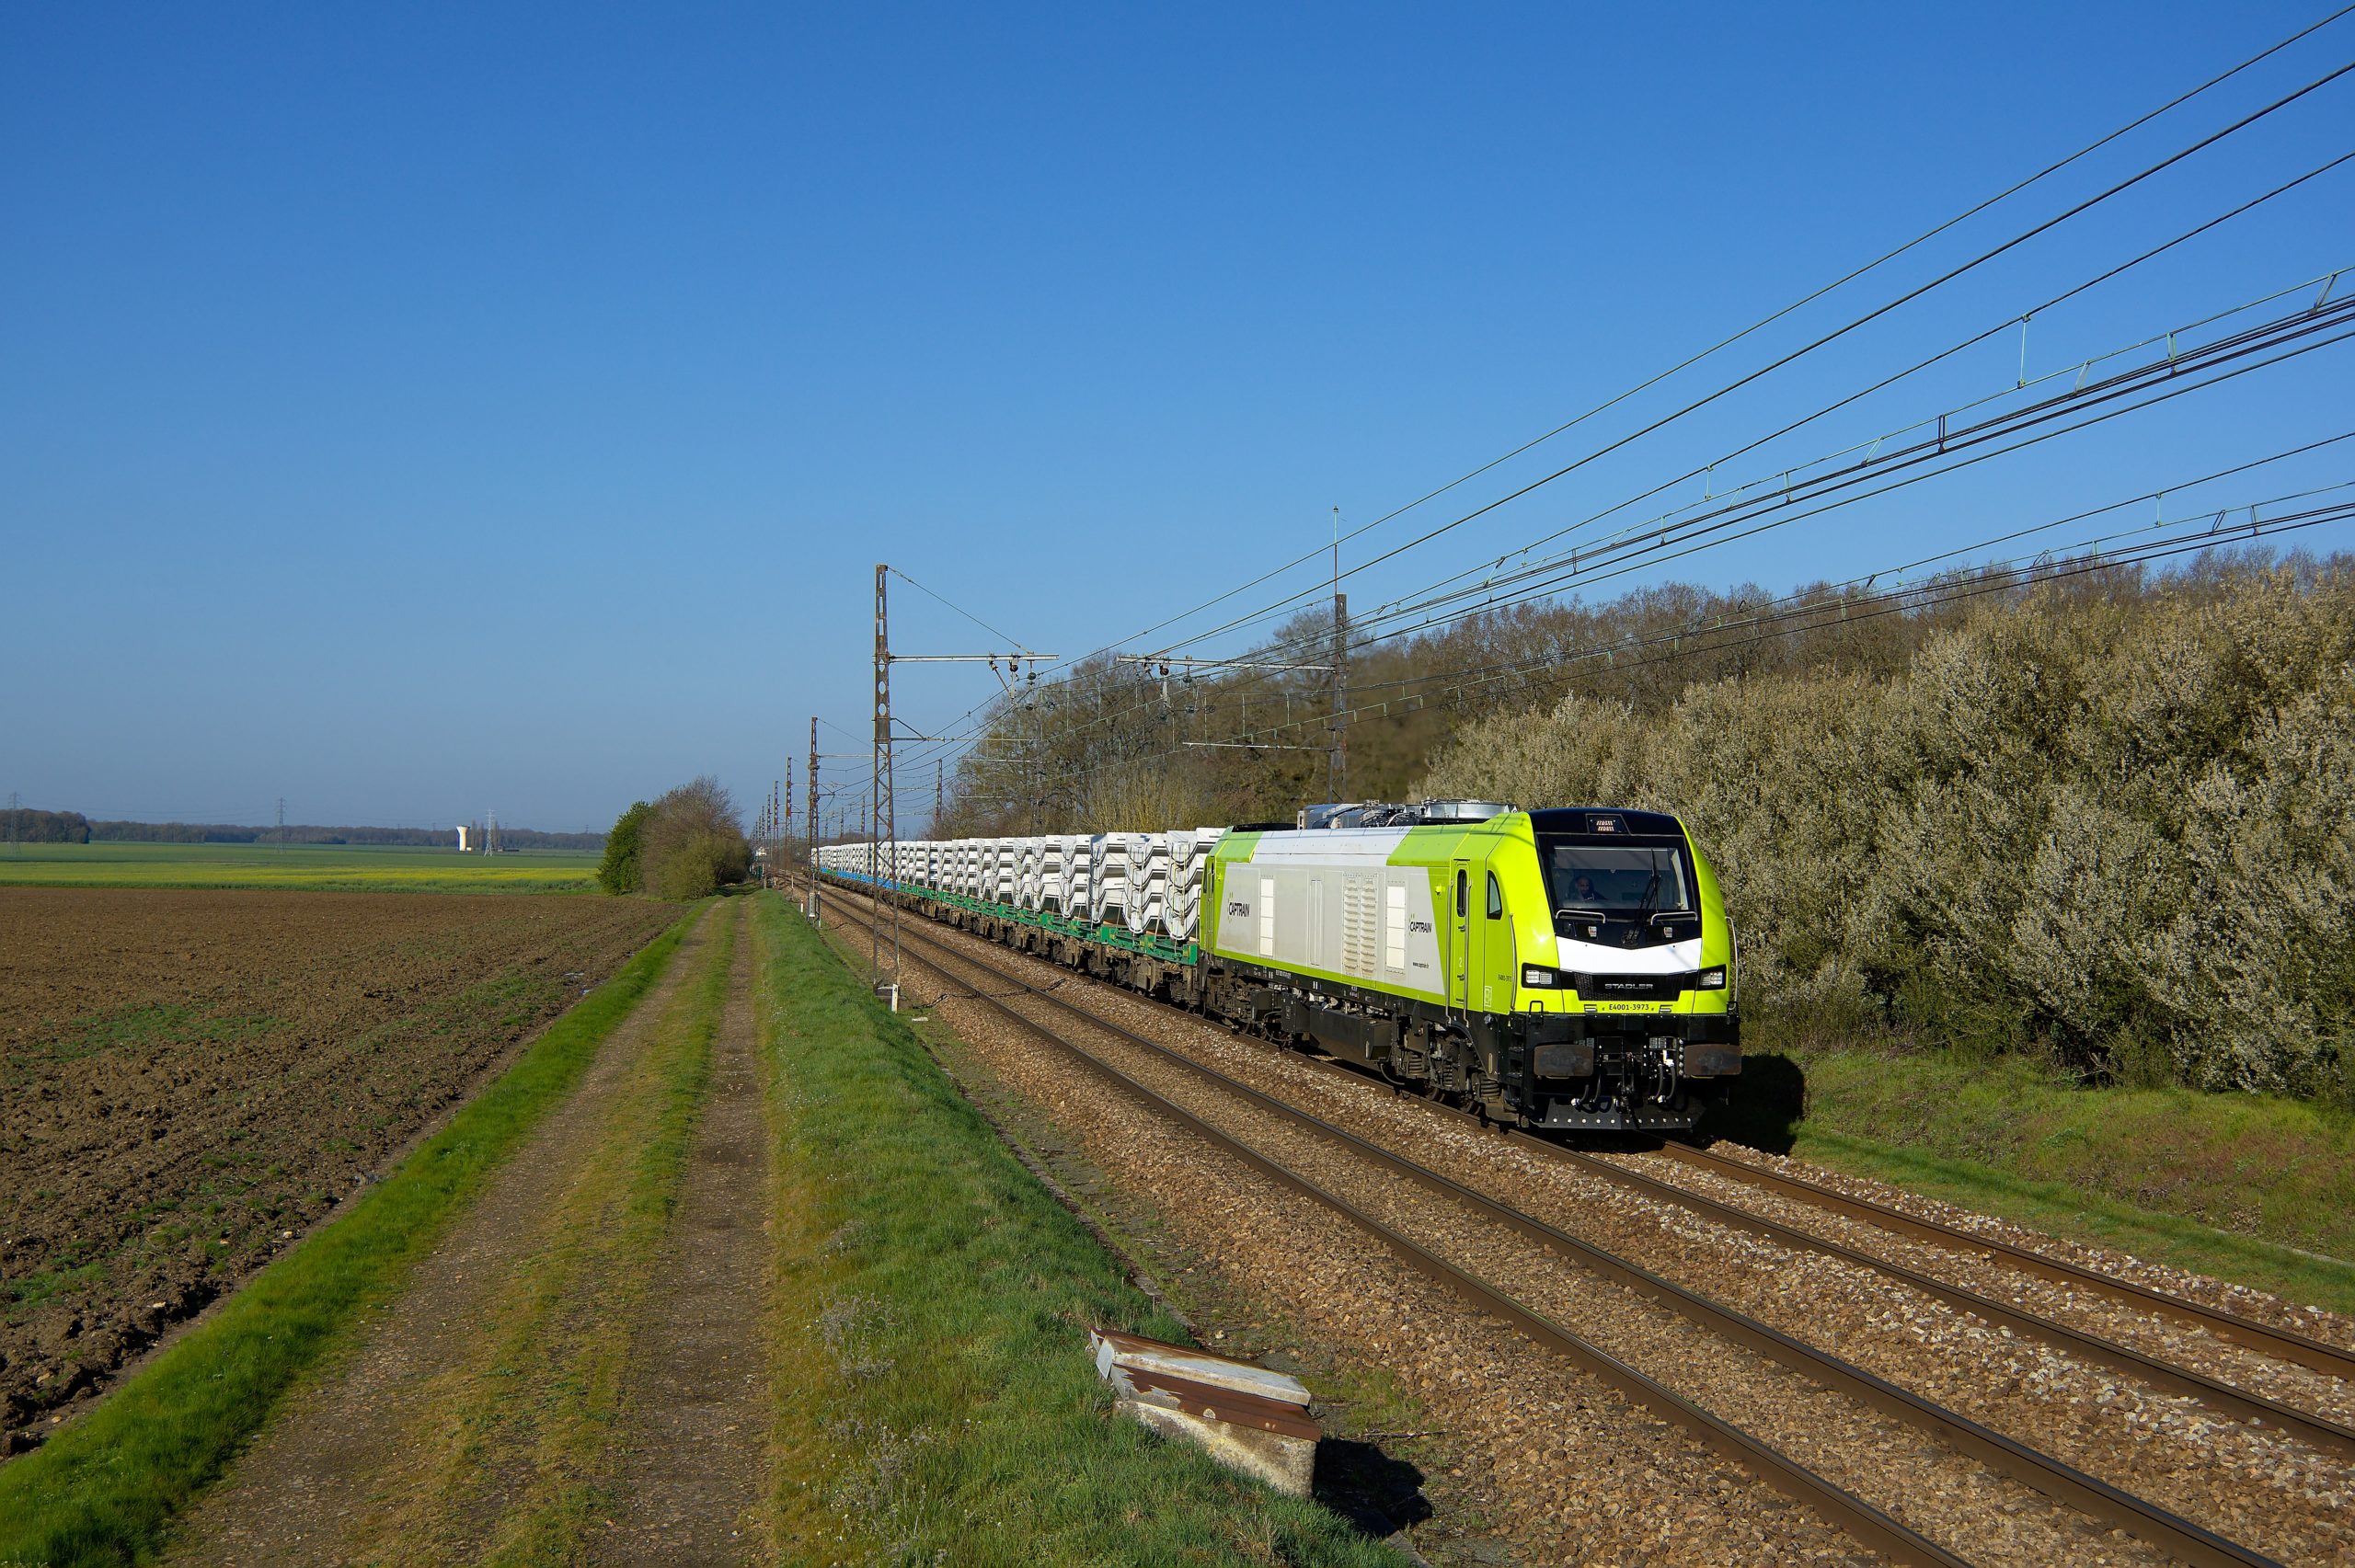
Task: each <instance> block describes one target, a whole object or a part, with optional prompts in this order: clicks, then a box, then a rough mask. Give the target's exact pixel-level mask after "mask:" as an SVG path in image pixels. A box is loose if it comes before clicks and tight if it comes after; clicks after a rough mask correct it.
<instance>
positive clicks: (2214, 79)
mask: <svg viewBox="0 0 2355 1568" xmlns="http://www.w3.org/2000/svg"><path fill="white" fill-rule="evenodd" d="M2350 11H2355V5H2350V6H2341V7H2339V8H2338V10H2335V11H2333V12H2331V13H2330V14H2329V15H2327V16H2326V17H2322V18H2321V19H2320V20H2318V21H2315V22H2313V23H2311V24H2309V25H2308V26H2306V27H2303V28H2301V29H2298V30H2297V31H2296V32H2294V33H2292V34H2291V35H2290V36H2289V37H2287V38H2285V39H2282V40H2280V41H2279V42H2277V43H2274V44H2271V45H2269V46H2268V47H2267V48H2265V49H2262V50H2259V51H2258V52H2257V53H2255V54H2252V55H2250V56H2248V57H2247V58H2246V59H2245V60H2243V61H2241V62H2240V63H2238V64H2236V65H2234V66H2232V67H2230V68H2228V69H2226V70H2224V71H2222V72H2219V73H2218V74H2215V75H2213V76H2211V77H2209V78H2208V79H2207V80H2206V81H2204V82H2202V83H2200V85H2199V86H2195V87H2192V88H2189V89H2188V90H2187V91H2185V92H2182V93H2179V94H2177V96H2176V97H2172V98H2170V99H2168V100H2167V101H2166V102H2165V103H2163V104H2161V105H2159V106H2158V107H2157V108H2156V109H2150V110H2148V111H2146V112H2144V113H2143V114H2141V115H2138V116H2137V117H2135V118H2134V119H2133V120H2129V121H2127V122H2126V123H2125V124H2124V125H2121V126H2119V127H2118V128H2117V129H2116V130H2114V131H2110V132H2107V133H2105V134H2104V135H2102V136H2099V137H2097V138H2096V139H2095V140H2093V141H2091V142H2089V143H2085V145H2084V146H2082V147H2080V148H2078V149H2077V150H2076V151H2075V152H2074V153H2071V154H2069V155H2067V156H2066V157H2063V158H2061V159H2058V160H2057V161H2055V162H2053V163H2051V164H2048V165H2046V166H2044V167H2042V168H2040V169H2039V170H2037V171H2036V172H2035V173H2034V174H2031V175H2028V177H2025V178H2023V179H2020V180H2017V181H2015V182H2014V183H2013V184H2011V185H2009V186H2007V187H2005V189H2002V190H2000V191H1998V192H1996V193H1995V194H1994V195H1993V196H1991V197H1988V198H1986V199H1985V200H1982V201H1979V202H1977V203H1976V204H1974V205H1972V206H1970V207H1969V208H1966V209H1965V210H1963V211H1962V212H1959V213H1957V214H1955V215H1954V216H1953V217H1951V218H1948V219H1946V220H1945V221H1944V222H1942V223H1937V224H1936V225H1934V226H1932V227H1931V228H1928V229H1925V230H1924V231H1923V232H1922V233H1921V234H1919V235H1915V236H1914V237H1913V238H1912V239H1910V240H1907V241H1906V242H1904V243H1903V244H1902V245H1900V246H1896V247H1895V248H1893V249H1890V250H1888V251H1884V252H1883V253H1881V254H1880V255H1878V256H1877V257H1875V258H1873V259H1871V260H1870V261H1867V262H1866V263H1864V264H1863V265H1862V266H1859V267H1856V268H1854V269H1851V270H1849V271H1848V272H1846V273H1844V274H1843V275H1842V276H1840V277H1839V278H1836V279H1834V280H1832V281H1831V282H1829V283H1826V284H1823V285H1821V287H1819V288H1817V289H1815V290H1813V291H1811V292H1809V293H1806V294H1804V295H1801V296H1800V297H1799V298H1798V299H1797V300H1794V301H1792V302H1791V303H1788V304H1786V305H1784V306H1782V307H1781V308H1780V309H1777V310H1775V311H1773V312H1771V313H1769V314H1768V315H1763V316H1761V317H1760V318H1759V319H1758V320H1756V321H1754V322H1752V324H1751V325H1749V326H1745V327H1743V328H1741V329H1740V331H1738V332H1734V333H1731V334H1729V336H1727V337H1725V338H1719V339H1718V340H1717V342H1715V343H1713V344H1711V345H1710V346H1709V347H1707V348H1706V349H1702V350H1700V351H1699V352H1697V353H1695V354H1693V355H1690V356H1688V357H1687V358H1685V359H1683V360H1682V361H1678V362H1677V363H1675V364H1673V365H1671V366H1670V367H1669V368H1668V369H1666V370H1664V371H1660V372H1657V373H1655V374H1653V375H1651V376H1648V377H1647V378H1645V379H1644V380H1643V381H1640V382H1638V383H1636V384H1635V385H1633V386H1631V387H1629V388H1628V389H1627V390H1626V391H1625V392H1622V393H1619V394H1617V395H1614V396H1613V397H1610V398H1607V399H1605V400H1604V401H1603V402H1602V403H1598V404H1596V405H1595V406H1592V407H1591V408H1589V409H1587V410H1586V411H1584V412H1583V413H1580V414H1578V415H1576V416H1574V417H1573V418H1569V419H1567V420H1565V421H1564V422H1562V423H1561V424H1559V425H1557V426H1555V427H1554V428H1553V429H1550V430H1547V431H1546V432H1545V434H1543V435H1540V436H1537V437H1534V438H1533V439H1531V440H1529V441H1523V442H1522V444H1521V445H1519V446H1517V447H1514V448H1513V449H1512V450H1511V451H1510V452H1505V453H1503V454H1502V455H1500V456H1498V457H1495V458H1492V459H1490V460H1489V461H1488V462H1486V463H1483V464H1479V465H1478V466H1477V467H1476V468H1473V469H1470V470H1468V471H1466V472H1465V473H1464V474H1461V475H1457V476H1456V477H1455V478H1453V479H1451V480H1449V481H1448V482H1447V483H1446V484H1444V485H1441V486H1438V487H1437V488H1435V489H1431V490H1429V491H1426V492H1424V493H1423V494H1422V495H1420V496H1418V497H1417V498H1414V499H1413V500H1411V501H1408V502H1407V503H1406V504H1405V505H1403V506H1399V507H1396V508H1393V509H1391V510H1389V511H1386V512H1384V513H1382V514H1381V515H1380V516H1378V517H1375V518H1374V519H1373V520H1372V521H1369V522H1366V523H1363V524H1361V525H1360V526H1359V527H1357V528H1354V529H1351V530H1350V531H1349V532H1347V533H1345V534H1343V535H1341V537H1340V540H1339V543H1342V544H1347V543H1349V542H1350V541H1352V540H1355V539H1358V538H1361V537H1362V536H1363V535H1365V534H1367V533H1370V532H1373V530H1375V529H1377V528H1380V527H1382V526H1383V525H1384V523H1387V522H1389V521H1393V520H1394V519H1396V518H1398V517H1401V516H1404V515H1405V514H1406V513H1407V512H1410V511H1413V510H1414V509H1417V508H1419V507H1421V506H1423V505H1425V504H1427V503H1428V502H1430V501H1433V500H1436V499H1438V498H1440V497H1441V496H1443V495H1445V494H1447V493H1448V492H1449V491H1451V490H1453V489H1455V488H1456V487H1457V486H1462V485H1465V484H1466V483H1468V482H1470V481H1471V480H1473V479H1476V478H1478V477H1479V476H1480V475H1483V474H1486V473H1488V472H1489V471H1490V470H1492V469H1494V468H1497V467H1499V466H1500V465H1501V464H1505V463H1509V462H1511V460H1512V459H1513V458H1516V457H1519V456H1521V455H1522V453H1524V452H1529V451H1531V450H1533V449H1534V448H1536V447H1538V446H1542V445H1543V444H1545V442H1546V441H1552V440H1553V439H1554V438H1555V437H1557V436H1559V435H1563V434H1565V433H1567V432H1568V431H1569V430H1571V429H1575V428H1577V427H1578V426H1580V425H1581V424H1584V423H1585V422H1586V421H1587V420H1589V419H1591V418H1594V417H1595V416H1596V415H1598V414H1602V413H1604V412H1607V411H1608V410H1610V409H1611V408H1614V407H1615V406H1618V405H1619V404H1622V403H1624V402H1626V401H1627V400H1628V399H1629V398H1631V397H1634V396H1636V395H1638V394H1640V393H1643V392H1646V391H1648V390H1649V389H1650V388H1652V387H1654V386H1657V385H1659V384H1660V383H1661V382H1663V381H1666V380H1668V379H1669V378H1670V377H1671V376H1674V375H1676V374H1678V373H1679V372H1683V371H1685V370H1688V369H1690V368H1692V367H1693V366H1694V365H1696V364H1699V363H1700V362H1701V361H1704V360H1706V359H1708V358H1710V357H1711V356H1713V355H1715V354H1717V353H1718V352H1720V351H1722V350H1724V349H1729V348H1731V347H1732V346H1734V345H1735V344H1737V343H1740V342H1741V341H1742V340H1744V339H1745V338H1750V337H1751V336H1752V335H1753V334H1755V333H1757V332H1759V331H1761V330H1763V329H1764V328H1765V327H1767V326H1772V325H1774V324H1775V322H1777V321H1780V320H1782V319H1783V318H1784V317H1786V316H1787V315H1792V314H1793V313H1794V312H1796V311H1798V310H1800V309H1803V308H1804V307H1806V306H1808V305H1809V304H1812V303H1815V302H1816V301H1818V300H1820V299H1822V298H1823V297H1824V296H1826V295H1827V294H1830V293H1832V292H1835V291H1837V290H1839V289H1841V288H1843V287H1844V286H1845V285H1847V284H1849V283H1852V282H1854V281H1855V280H1857V279H1859V278H1862V277H1864V276H1865V275H1866V274H1867V273H1869V272H1872V271H1874V270H1876V269H1878V268H1881V267H1883V266H1886V265H1887V264H1888V263H1890V262H1891V261H1894V260H1896V259H1897V258H1900V257H1901V256H1904V255H1906V254H1907V253H1908V252H1910V251H1913V250H1914V249H1915V248H1917V247H1919V246H1922V245H1924V244H1925V243H1927V242H1928V241H1930V240H1932V239H1935V238H1936V237H1937V236H1938V235H1942V234H1945V233H1946V232H1947V231H1948V230H1949V229H1952V228H1955V227H1956V226H1958V225H1959V224H1961V223H1966V222H1968V221H1969V220H1970V219H1971V218H1974V217H1977V216H1978V215H1979V214H1980V213H1982V212H1986V211H1987V210H1989V209H1990V208H1992V207H1994V206H1996V205H1998V204H2000V203H2002V202H2003V201H2005V200H2009V199H2010V198H2011V197H2014V196H2016V195H2018V194H2019V193H2020V192H2022V191H2024V190H2026V189H2028V188H2029V187H2031V186H2034V185H2037V184H2039V183H2040V182H2042V181H2043V180H2045V179H2047V178H2050V177H2051V176H2053V175H2056V174H2059V173H2060V172H2061V171H2062V170H2063V169H2066V168H2068V167H2070V166H2072V165H2074V164H2076V163H2078V162H2081V161H2082V160H2084V159H2085V158H2086V157H2088V156H2090V155H2093V154H2094V153H2097V152H2098V151H2100V150H2101V149H2102V148H2104V147H2106V146H2108V145H2109V144H2110V143H2113V142H2116V141H2118V140H2119V138H2121V137H2124V136H2127V135H2129V134H2131V133H2132V132H2135V131H2139V130H2141V129H2142V127H2143V126H2145V125H2148V124H2150V123H2151V122H2152V121H2153V120H2157V119H2158V118H2160V117H2161V116H2162V115H2165V114H2166V113H2168V112H2169V111H2171V110H2173V109H2179V108H2181V107H2182V106H2183V105H2184V104H2187V103H2188V102H2190V101H2191V100H2192V99H2193V98H2196V97H2200V95H2202V94H2204V93H2207V92H2209V91H2211V89H2213V88H2215V87H2218V86H2223V84H2224V83H2225V82H2228V81H2230V80H2231V79H2232V78H2233V77H2234V76H2237V75H2239V74H2241V73H2242V72H2244V71H2246V70H2248V69H2250V68H2251V67H2252V66H2255V65H2257V64H2258V63H2262V62H2264V61H2266V60H2269V59H2270V58H2271V57H2273V56H2274V55H2276V54H2279V53H2280V52H2282V51H2283V50H2285V49H2288V48H2290V47H2291V46H2292V45H2293V44H2296V43H2298V42H2300V41H2302V40H2304V39H2306V38H2307V37H2309V36H2311V35H2312V34H2314V33H2315V32H2318V31H2320V30H2321V29H2324V28H2326V27H2328V26H2329V25H2330V24H2331V23H2333V22H2336V21H2338V19H2339V18H2341V17H2345V16H2346V15H2348V13H2349V12H2350ZM1326 550H1327V545H1324V544H1319V545H1318V546H1317V547H1316V548H1315V549H1313V550H1309V551H1306V552H1304V554H1302V555H1297V556H1295V557H1293V558H1292V559H1291V560H1289V561H1286V562H1285V563H1283V564H1282V565H1281V566H1279V567H1273V568H1271V569H1270V570H1269V571H1267V572H1264V573H1262V574H1261V575H1260V576H1258V577H1256V578H1252V579H1250V580H1249V581H1247V582H1245V583H1241V584H1239V585H1237V586H1236V587H1235V588H1232V589H1227V590H1225V591H1224V592H1223V593H1220V594H1218V595H1216V596H1215V597H1213V598H1212V599H1209V600H1205V601H1203V602H1201V603H1200V604H1198V605H1195V606H1194V607H1193V608H1191V609H1189V610H1186V611H1182V612H1179V613H1177V615H1173V616H1170V617H1167V618H1166V619H1164V620H1161V621H1157V622H1155V624H1152V625H1150V626H1147V627H1145V628H1143V630H1142V631H1139V632H1136V633H1133V634H1132V635H1130V636H1127V637H1123V638H1121V639H1120V641H1119V642H1115V643H1109V644H1107V645H1106V647H1107V648H1110V647H1121V646H1124V645H1126V644H1128V643H1131V642H1135V641H1138V640H1141V639H1143V638H1144V637H1148V636H1151V635H1153V634H1154V633H1155V632H1158V631H1164V630H1166V629H1167V628H1168V627H1170V626H1173V625H1177V624H1179V623H1181V622H1184V621H1186V620H1188V619H1190V618H1191V617H1192V616H1195V615H1198V614H1200V613H1201V612H1203V611H1205V610H1208V609H1210V608H1212V606H1214V605H1218V604H1222V603H1224V602H1225V601H1227V600H1229V599H1232V598H1234V597H1235V595H1237V594H1239V593H1246V592H1248V591H1249V590H1250V589H1254V588H1257V587H1259V586H1260V585H1261V584H1263V583H1267V582H1270V581H1272V580H1274V579H1275V578H1279V577H1281V576H1282V575H1283V574H1284V573H1285V572H1288V571H1291V570H1292V569H1293V568H1295V567H1301V566H1304V565H1306V564H1307V563H1309V562H1311V561H1314V560H1316V559H1318V558H1320V557H1321V556H1323V555H1324V554H1325V553H1326ZM1197 640H1198V639H1197ZM1098 651H1102V650H1098Z"/></svg>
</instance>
